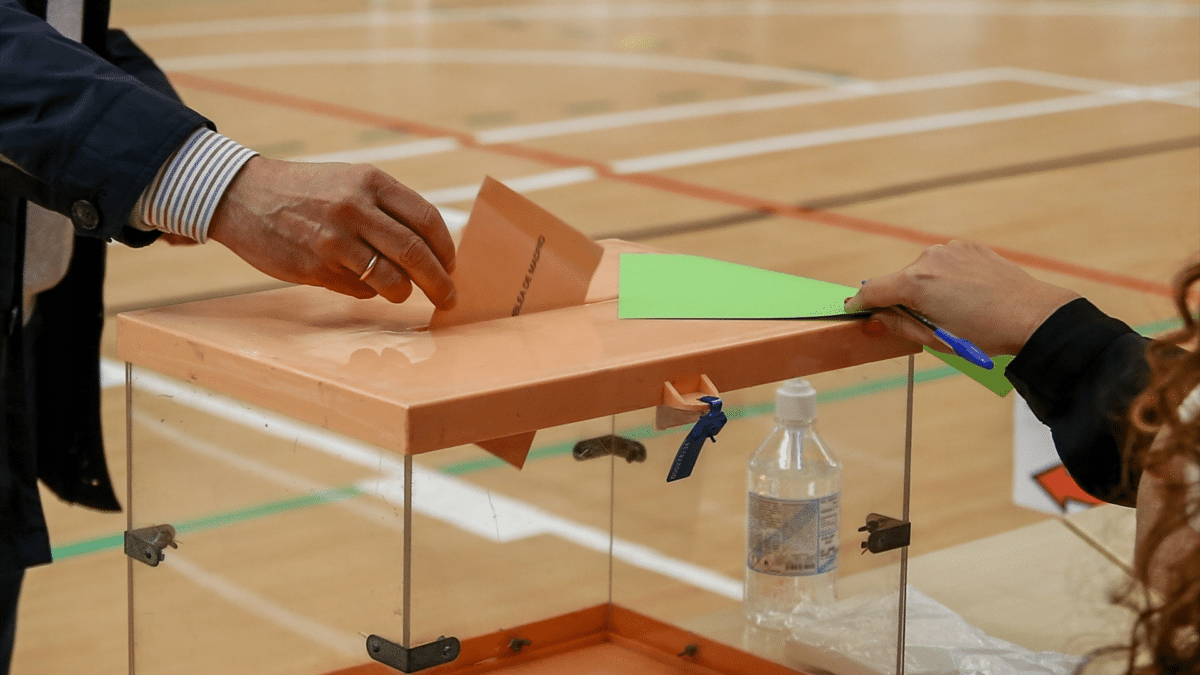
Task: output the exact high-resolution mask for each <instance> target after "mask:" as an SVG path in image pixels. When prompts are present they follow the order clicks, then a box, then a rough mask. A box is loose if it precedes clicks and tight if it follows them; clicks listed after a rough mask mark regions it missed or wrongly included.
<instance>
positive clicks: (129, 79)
mask: <svg viewBox="0 0 1200 675" xmlns="http://www.w3.org/2000/svg"><path fill="white" fill-rule="evenodd" d="M44 15H45V0H0V378H2V381H0V410H3V411H4V415H3V417H2V418H0V572H3V571H8V570H15V569H19V568H23V567H27V566H30V565H35V564H39V563H44V562H48V561H49V559H50V548H49V539H48V536H47V533H46V526H45V520H44V518H43V516H42V511H41V504H40V501H39V497H38V492H37V478H38V477H40V478H41V479H42V481H43V482H44V483H45V484H46V485H47V486H48V487H50V488H51V489H52V490H54V492H56V493H57V494H58V495H59V496H60V497H62V498H63V499H65V500H67V501H69V502H74V503H79V504H83V505H86V506H91V507H94V508H99V509H106V510H119V508H120V505H119V504H118V502H117V499H116V496H115V495H114V494H113V489H112V484H111V482H110V480H109V476H108V470H107V468H106V466H105V461H104V449H103V445H102V441H101V433H100V385H99V358H100V356H99V351H100V350H99V344H100V332H101V329H102V328H103V326H104V310H103V304H102V303H103V299H102V291H103V284H104V259H105V257H104V256H105V247H106V246H107V242H108V241H111V240H114V239H115V240H117V241H121V242H124V243H126V244H129V245H134V246H138V245H145V244H148V243H150V242H151V241H153V240H154V238H155V237H156V236H157V235H156V234H154V233H148V232H143V231H140V230H137V229H135V228H132V227H129V226H128V218H129V213H130V211H131V210H132V209H133V206H134V203H135V202H136V201H137V199H138V196H139V195H141V193H142V191H143V190H144V189H145V188H146V186H147V185H148V184H149V182H150V181H151V179H153V177H154V174H155V173H156V172H157V171H158V169H159V167H161V166H162V165H163V163H165V162H166V160H167V159H168V158H169V157H170V155H171V153H172V152H174V150H175V149H176V148H178V147H179V146H180V145H181V144H182V143H183V141H184V140H185V139H186V138H187V136H188V135H189V134H190V133H191V132H192V131H194V130H195V129H197V128H199V127H201V126H210V127H211V126H212V125H211V123H210V122H209V121H208V120H206V119H205V118H203V117H202V116H200V115H199V114H197V113H195V112H193V111H191V110H189V109H188V108H187V107H186V106H185V105H183V104H182V103H181V102H180V101H179V98H178V96H177V95H176V94H175V92H174V91H173V90H172V89H171V87H170V85H169V84H168V83H167V79H166V77H165V76H164V75H163V74H162V72H161V71H159V70H158V69H157V67H155V66H154V64H153V62H151V60H150V59H149V58H148V57H147V56H146V55H145V54H144V53H142V52H141V50H140V49H138V48H137V46H136V45H134V44H133V42H131V41H130V40H129V38H128V37H126V36H125V35H124V34H123V33H121V32H119V31H111V30H109V29H108V0H87V1H86V4H85V9H84V31H83V44H82V45H81V44H79V43H75V42H73V41H71V40H68V39H66V38H64V37H62V36H61V35H59V34H58V33H57V32H56V31H54V29H53V28H51V27H50V26H49V25H48V24H47V23H45V22H44V21H42V20H41V19H40V18H39V17H41V16H44ZM25 200H29V201H33V202H35V203H37V204H39V205H41V206H44V207H46V208H49V209H51V210H53V211H57V212H59V213H62V214H64V215H67V216H69V217H70V218H71V220H72V222H73V224H74V226H75V233H76V237H75V252H74V255H73V257H72V260H71V265H70V268H69V270H68V272H67V276H66V278H65V279H64V280H63V282H62V283H61V284H59V285H58V286H57V287H55V288H53V289H51V290H49V291H46V292H44V293H42V294H41V295H39V296H38V301H37V310H36V311H35V316H33V317H23V316H22V311H23V310H22V304H23V293H22V288H21V279H22V273H23V269H24V242H25V224H24V223H25V217H24V214H25ZM27 322H28V325H27V326H26V325H25V324H26V323H27Z"/></svg>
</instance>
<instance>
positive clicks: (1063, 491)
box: [1033, 464, 1104, 511]
mask: <svg viewBox="0 0 1200 675" xmlns="http://www.w3.org/2000/svg"><path fill="white" fill-rule="evenodd" d="M1033 479H1034V480H1035V481H1037V484H1038V485H1041V486H1042V489H1043V490H1045V491H1046V494H1048V495H1050V498H1051V499H1053V500H1054V501H1055V502H1056V503H1057V504H1058V507H1059V508H1060V509H1062V510H1063V511H1066V510H1067V502H1068V501H1076V502H1079V503H1081V504H1088V505H1091V506H1095V505H1097V504H1103V503H1104V502H1102V501H1101V500H1099V499H1096V498H1095V497H1093V496H1091V495H1089V494H1088V493H1086V492H1084V491H1083V488H1081V487H1079V484H1078V483H1076V482H1075V479H1074V478H1071V474H1069V473H1067V467H1065V466H1063V465H1062V464H1058V465H1056V466H1054V467H1051V468H1049V469H1046V470H1045V471H1042V472H1041V473H1036V474H1034V475H1033Z"/></svg>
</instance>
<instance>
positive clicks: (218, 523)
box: [52, 485, 363, 561]
mask: <svg viewBox="0 0 1200 675" xmlns="http://www.w3.org/2000/svg"><path fill="white" fill-rule="evenodd" d="M362 494H363V492H362V490H360V489H359V488H357V487H356V486H353V485H349V486H346V487H335V488H328V489H326V490H320V491H318V492H314V493H312V494H308V495H301V496H298V497H293V498H291V499H281V500H279V501H275V502H268V503H266V504H259V505H256V506H249V507H246V508H244V509H235V510H233V511H226V512H225V513H218V514H216V515H212V516H205V517H203V518H196V519H194V520H185V521H183V522H180V523H173V525H174V526H175V534H177V535H187V534H189V533H192V532H203V531H204V530H210V529H213V528H217V527H225V526H227V525H236V524H238V523H244V522H247V521H251V520H257V519H259V518H264V517H267V516H273V515H277V514H280V513H287V512H289V511H299V510H301V509H307V508H311V507H313V506H321V505H323V504H331V503H333V502H340V501H343V500H346V499H353V498H355V497H359V496H362ZM124 548H125V535H124V533H118V534H110V535H105V536H103V537H95V538H93V539H85V540H83V541H78V542H75V543H72V544H65V545H63V546H55V547H54V548H53V550H52V553H53V556H54V560H55V561H59V560H66V559H68V558H78V557H80V556H85V555H90V554H92V553H100V552H102V551H110V550H113V549H124Z"/></svg>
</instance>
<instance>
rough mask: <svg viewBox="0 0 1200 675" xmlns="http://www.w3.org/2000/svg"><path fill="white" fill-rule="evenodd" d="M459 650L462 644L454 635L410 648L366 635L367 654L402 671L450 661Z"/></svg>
mask: <svg viewBox="0 0 1200 675" xmlns="http://www.w3.org/2000/svg"><path fill="white" fill-rule="evenodd" d="M461 650H462V645H460V644H459V642H458V638H454V637H440V638H438V639H437V640H434V641H433V642H430V643H429V644H425V645H420V646H419V647H413V648H411V649H410V648H408V647H401V646H400V645H398V644H396V643H394V642H391V641H389V640H385V639H384V638H381V637H379V636H378V635H371V636H368V637H367V654H369V655H370V656H371V658H373V659H375V660H376V661H378V662H379V663H382V664H383V665H385V666H390V667H392V668H395V669H396V670H399V671H400V672H402V673H415V672H417V671H420V670H425V669H426V668H433V667H434V666H440V665H443V664H446V663H450V662H451V661H453V660H454V659H457V658H458V653H459V651H461Z"/></svg>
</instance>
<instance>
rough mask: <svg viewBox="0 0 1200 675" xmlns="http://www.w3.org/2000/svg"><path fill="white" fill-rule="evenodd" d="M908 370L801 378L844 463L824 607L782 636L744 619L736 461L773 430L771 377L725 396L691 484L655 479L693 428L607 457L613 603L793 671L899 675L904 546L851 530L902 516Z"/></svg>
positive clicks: (741, 473) (743, 536) (891, 367)
mask: <svg viewBox="0 0 1200 675" xmlns="http://www.w3.org/2000/svg"><path fill="white" fill-rule="evenodd" d="M908 369H909V358H907V357H905V358H898V359H890V360H886V361H882V362H877V363H871V364H866V365H861V366H855V367H851V368H847V369H843V370H838V371H833V372H825V373H815V374H811V375H808V376H806V378H805V379H807V380H808V381H809V382H810V383H811V384H812V385H813V387H814V388H815V389H816V391H817V395H818V406H817V422H816V428H817V431H818V434H819V435H820V437H821V439H822V440H823V441H824V443H825V445H826V447H827V448H828V449H829V450H830V451H831V452H832V453H833V455H834V456H835V457H836V460H837V461H838V463H839V464H840V466H841V490H840V500H839V502H840V504H839V508H838V511H839V512H840V527H839V528H838V531H839V538H838V539H839V542H838V543H839V546H838V558H837V562H836V564H835V565H833V567H835V569H836V577H837V579H836V591H837V599H836V601H835V602H833V603H831V604H828V605H822V606H818V607H816V608H813V609H812V610H811V612H808V613H803V612H802V613H798V614H796V615H795V617H794V619H793V625H792V626H791V627H790V628H788V629H785V630H772V629H763V628H759V627H757V626H754V625H751V624H750V623H748V622H747V621H745V620H744V611H743V605H742V594H743V591H744V586H743V580H744V578H745V574H746V569H747V565H748V560H747V559H748V552H747V548H748V546H749V544H748V541H747V538H748V537H747V520H748V518H747V510H748V494H747V493H748V485H747V463H748V460H749V458H750V456H751V454H752V453H754V451H755V450H756V449H757V448H758V447H759V445H760V444H762V443H763V442H764V441H765V440H766V439H767V437H768V436H769V435H770V434H771V432H772V431H773V429H774V427H775V425H776V419H775V416H774V403H775V392H776V389H777V386H778V385H777V384H775V383H773V384H770V385H764V386H758V387H753V388H748V389H744V390H739V391H733V392H729V393H728V394H726V395H724V396H722V403H723V407H724V410H725V411H726V414H727V416H728V422H727V423H726V425H725V427H724V428H723V429H722V431H721V432H720V434H718V436H717V438H716V442H706V443H705V445H704V449H703V450H702V452H701V456H700V459H699V461H698V462H697V465H696V469H695V470H694V471H693V473H692V475H691V476H690V477H689V478H687V479H684V480H679V481H676V482H672V483H666V482H665V477H666V475H667V473H668V470H669V467H670V462H671V460H672V458H673V456H674V455H675V452H676V451H677V450H678V448H679V446H680V443H681V442H682V440H683V439H684V437H685V436H686V433H687V431H688V430H689V429H690V427H683V428H681V429H672V430H669V431H667V432H657V433H652V434H651V435H650V437H649V438H647V439H646V440H645V441H644V442H645V444H646V446H647V454H648V457H649V458H648V459H647V461H646V462H645V463H644V464H638V463H629V462H625V461H621V460H618V461H617V462H616V463H615V467H616V477H615V481H614V484H615V504H616V507H615V519H614V528H613V533H614V539H613V541H614V546H613V550H614V559H615V560H614V575H613V600H614V602H615V603H616V604H618V605H622V606H625V607H629V608H631V609H634V610H636V611H638V612H640V613H642V614H645V615H648V616H650V617H652V618H655V619H658V620H661V621H663V622H666V623H669V624H672V625H675V626H679V627H681V628H684V629H686V630H688V631H692V632H694V633H697V634H699V635H701V636H704V637H708V638H711V639H714V640H716V641H718V642H721V643H724V644H728V645H731V646H734V647H737V648H740V649H743V650H745V651H748V652H751V653H754V654H758V655H762V656H766V657H769V658H770V659H771V660H773V661H776V662H778V663H781V664H785V665H787V666H788V667H789V668H794V669H795V670H796V671H797V672H823V671H829V672H835V673H837V672H856V673H859V672H861V673H880V674H891V673H895V672H897V657H898V655H899V653H900V648H899V645H900V642H899V630H900V620H901V615H900V611H901V609H900V607H899V606H898V605H899V598H900V588H901V583H902V582H901V579H902V576H901V557H902V555H903V549H902V548H897V549H892V550H887V551H881V552H879V553H872V552H868V551H866V550H865V549H864V547H863V545H864V544H865V543H866V542H867V541H868V536H869V533H868V532H865V531H860V528H865V527H866V525H867V523H868V520H870V519H872V518H875V517H877V516H887V517H890V518H893V519H895V520H898V521H899V520H907V513H908V509H907V505H906V497H907V495H906V485H907V481H908V478H907V475H906V468H905V467H906V465H907V462H906V455H907V453H906V450H907V447H908V442H907V440H906V439H907V438H908V433H909V429H910V418H909V408H908V401H909V398H910V389H909V386H908V384H909V374H908ZM633 424H634V421H633V420H630V421H629V422H628V423H627V424H626V425H625V426H632V425H633ZM618 426H621V425H618ZM632 428H634V429H637V427H636V426H632ZM635 433H636V432H635ZM796 536H797V537H801V536H805V535H803V534H800V535H796ZM787 580H788V579H787V578H786V577H776V578H774V579H773V581H777V582H779V583H780V584H781V586H782V587H783V588H786V586H787ZM680 651H682V649H681V650H680ZM697 656H698V655H697ZM745 672H748V673H749V672H755V671H753V670H746V671H745Z"/></svg>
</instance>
